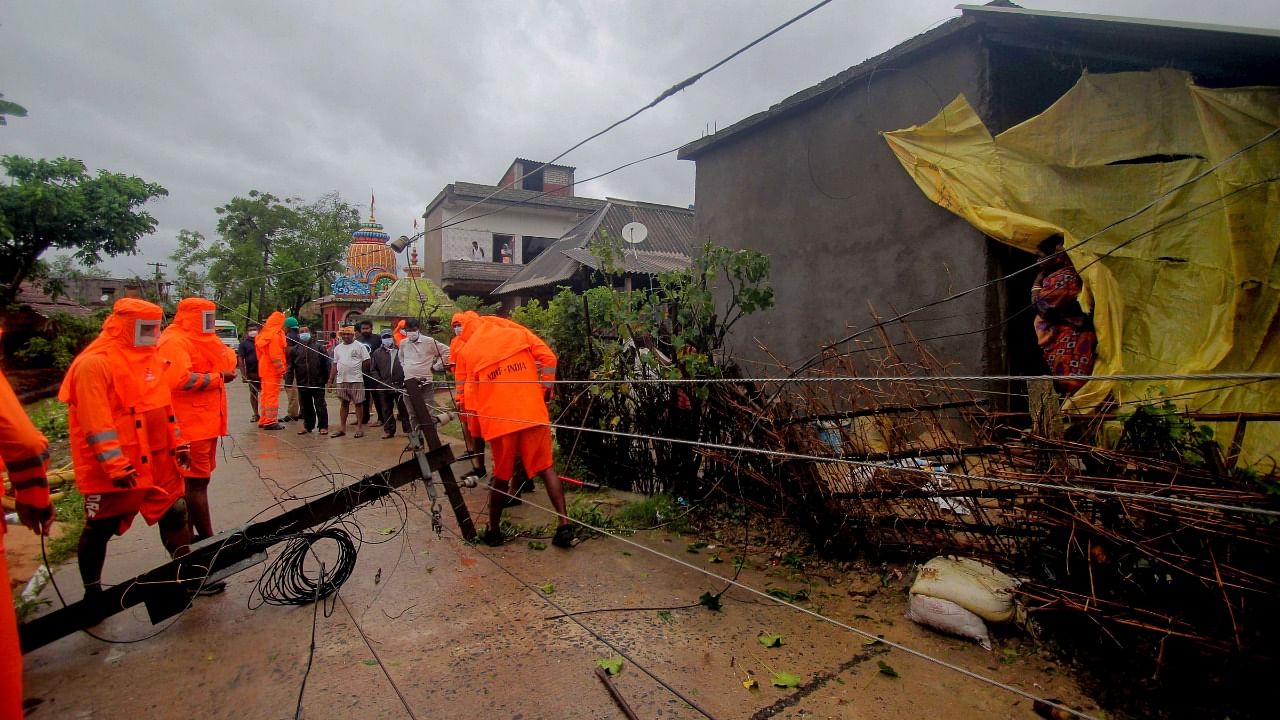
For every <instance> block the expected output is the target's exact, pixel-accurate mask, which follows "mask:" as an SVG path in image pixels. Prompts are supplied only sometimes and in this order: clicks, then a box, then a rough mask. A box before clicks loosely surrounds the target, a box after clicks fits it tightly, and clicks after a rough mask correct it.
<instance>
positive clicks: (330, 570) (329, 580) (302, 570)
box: [256, 524, 357, 606]
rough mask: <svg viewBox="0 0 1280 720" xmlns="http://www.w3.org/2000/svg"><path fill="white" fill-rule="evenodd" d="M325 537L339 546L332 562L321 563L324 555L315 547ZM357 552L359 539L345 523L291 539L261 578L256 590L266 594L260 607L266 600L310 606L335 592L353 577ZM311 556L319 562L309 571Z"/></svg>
mask: <svg viewBox="0 0 1280 720" xmlns="http://www.w3.org/2000/svg"><path fill="white" fill-rule="evenodd" d="M325 540H329V541H332V542H333V544H334V545H335V546H336V548H337V557H336V558H335V559H334V560H333V561H332V563H329V562H325V563H324V564H323V565H321V564H320V563H321V560H320V557H321V556H320V554H319V553H317V552H316V550H317V548H316V547H315V546H316V545H317V543H320V542H323V541H325ZM356 552H357V550H356V542H355V540H354V539H353V538H352V536H351V533H350V532H348V531H347V530H346V529H345V528H344V527H342V525H341V524H335V525H330V526H328V527H326V528H324V529H322V530H318V531H316V532H308V533H300V534H298V535H296V536H294V537H292V538H290V539H289V540H288V541H287V542H286V543H285V546H284V550H283V551H281V553H280V555H279V556H278V557H276V559H275V560H274V561H272V562H271V564H270V565H269V566H268V567H267V570H266V571H265V572H264V573H262V577H261V578H259V579H258V584H257V587H256V591H257V594H258V595H259V596H261V597H262V603H259V604H258V606H260V605H261V604H263V603H265V604H267V605H306V604H308V603H313V602H317V601H319V600H323V599H325V598H327V597H329V596H330V595H333V594H334V593H336V592H338V588H340V587H342V584H343V583H345V582H346V581H347V579H348V578H350V577H351V571H352V570H354V569H355V566H356ZM308 555H310V556H311V557H312V558H314V562H315V563H316V564H317V565H319V567H318V568H317V569H316V570H314V571H312V572H308V569H307V567H306V560H307V556H308Z"/></svg>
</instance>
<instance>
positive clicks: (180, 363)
mask: <svg viewBox="0 0 1280 720" xmlns="http://www.w3.org/2000/svg"><path fill="white" fill-rule="evenodd" d="M217 319H218V315H217V308H216V306H214V304H213V302H212V301H210V300H205V299H204V298H196V297H191V298H185V299H183V300H182V301H181V302H179V303H178V312H177V313H176V314H175V315H174V316H173V324H171V325H169V327H167V328H165V329H164V332H163V333H161V334H160V344H159V353H160V358H161V360H163V361H164V363H165V364H166V366H167V367H166V369H165V372H166V373H167V374H168V380H169V390H170V392H171V394H172V398H173V409H174V410H175V411H176V412H177V415H178V426H179V427H181V428H182V432H183V434H184V436H185V438H186V440H187V442H189V443H191V468H190V469H188V470H186V471H184V472H183V476H184V480H185V482H186V487H187V494H186V498H187V514H188V517H189V518H190V521H191V530H192V532H193V533H194V534H195V537H196V538H197V539H200V538H207V537H212V536H213V520H212V518H211V517H210V515H209V478H210V477H212V476H213V469H214V467H216V466H217V459H218V438H220V437H222V436H223V435H226V434H227V388H226V383H228V382H231V381H232V380H234V379H235V378H236V354H235V351H233V350H232V349H231V348H229V347H227V346H226V345H223V344H222V341H221V340H220V339H219V338H218V336H217V335H216V334H214V330H215V325H214V323H215V322H216V321H217Z"/></svg>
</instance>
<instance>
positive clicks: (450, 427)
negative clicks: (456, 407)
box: [436, 417, 462, 438]
mask: <svg viewBox="0 0 1280 720" xmlns="http://www.w3.org/2000/svg"><path fill="white" fill-rule="evenodd" d="M436 432H437V433H439V434H441V435H448V436H450V437H456V438H460V437H462V423H460V422H458V418H456V417H455V418H454V419H452V420H450V421H449V422H447V423H445V424H443V425H437V426H436Z"/></svg>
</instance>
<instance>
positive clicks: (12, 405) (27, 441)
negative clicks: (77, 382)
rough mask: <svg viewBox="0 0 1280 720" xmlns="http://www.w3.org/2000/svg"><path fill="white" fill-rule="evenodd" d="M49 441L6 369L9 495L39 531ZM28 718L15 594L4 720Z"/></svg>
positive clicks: (0, 650)
mask: <svg viewBox="0 0 1280 720" xmlns="http://www.w3.org/2000/svg"><path fill="white" fill-rule="evenodd" d="M48 467H49V441H48V440H46V439H45V437H44V435H43V434H41V433H40V431H39V430H37V429H36V426H35V425H33V424H32V423H31V418H29V417H27V413H26V411H24V410H23V409H22V403H20V402H18V396H17V395H15V394H14V392H13V388H12V387H10V386H9V381H8V380H6V379H5V377H4V375H2V374H0V469H5V470H7V471H8V473H9V483H8V486H7V487H6V488H5V494H7V495H10V496H12V497H13V498H14V509H15V510H16V511H17V513H18V520H19V521H20V522H21V523H22V524H23V525H26V526H27V527H28V528H30V529H31V531H32V532H34V533H36V534H37V535H48V534H49V529H50V528H51V527H52V526H53V506H52V505H50V504H49V483H48V480H46V473H47V471H48ZM4 532H5V531H4V528H3V527H2V526H0V587H3V588H5V589H6V590H7V589H8V588H9V587H10V585H9V566H8V564H7V563H5V562H4V561H3V557H4ZM21 718H22V650H21V648H20V646H19V644H18V618H17V616H16V615H15V614H14V611H13V600H12V598H6V599H4V600H0V720H20V719H21Z"/></svg>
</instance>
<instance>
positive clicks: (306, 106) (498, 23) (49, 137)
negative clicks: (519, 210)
mask: <svg viewBox="0 0 1280 720" xmlns="http://www.w3.org/2000/svg"><path fill="white" fill-rule="evenodd" d="M809 4H811V2H810V1H809V0H803V1H801V2H796V1H787V2H766V1H757V2H728V1H723V2H687V0H664V1H660V2H655V1H653V0H647V1H645V2H639V1H636V2H596V1H589V2H576V3H575V2H462V3H456V2H430V3H426V2H368V3H350V2H305V3H304V2H268V3H262V2H214V3H171V2H159V1H157V2H119V1H116V2H109V3H103V2H43V1H38V0H14V1H13V2H10V3H8V4H7V7H6V10H7V12H6V13H5V15H4V17H3V18H2V19H0V92H3V93H4V94H5V96H6V97H7V98H8V99H12V100H14V101H16V102H19V103H21V104H23V105H25V106H26V107H27V108H28V110H30V112H31V114H30V117H28V118H25V119H14V120H13V121H11V122H10V123H9V125H8V126H6V127H4V128H3V129H0V153H18V154H24V155H32V156H43V157H52V156H57V155H70V156H73V157H79V158H81V159H83V160H84V161H85V162H86V163H88V164H89V165H90V167H92V168H109V169H112V170H120V171H127V172H130V173H134V174H137V175H140V176H142V177H144V178H147V179H148V180H153V181H156V182H159V183H161V184H163V185H164V186H165V187H167V188H168V189H169V191H170V196H169V197H168V198H166V199H164V200H162V201H159V202H156V203H154V204H153V205H152V206H151V210H152V212H153V213H154V214H155V215H156V217H157V218H158V219H159V220H160V228H159V229H158V231H157V233H156V234H155V235H154V236H152V237H150V238H147V239H146V240H145V241H144V242H143V248H144V251H145V252H146V254H147V255H148V257H146V258H124V259H120V260H116V261H112V262H111V264H110V267H111V269H112V270H114V271H116V272H125V271H131V272H137V271H141V270H144V269H145V268H144V266H143V264H142V263H143V262H145V261H146V260H152V259H156V258H157V257H159V256H163V255H167V254H168V253H169V252H171V250H172V247H173V237H174V235H176V233H177V231H178V230H179V229H180V228H190V229H193V230H199V231H201V232H203V233H205V234H206V236H210V237H212V236H213V235H214V226H215V225H216V215H215V214H214V208H215V207H217V206H218V205H220V204H222V203H224V202H226V201H227V200H229V199H230V198H232V197H233V196H235V195H237V194H243V193H245V192H247V191H248V190H250V189H259V190H267V191H270V192H273V193H276V194H278V195H291V196H298V197H301V198H304V199H308V200H310V199H314V198H316V197H318V196H319V195H321V194H323V193H325V192H329V191H334V190H336V191H339V192H340V193H341V194H342V195H343V197H345V198H346V199H348V200H349V201H352V202H357V203H367V202H368V195H369V192H370V190H373V191H374V192H376V193H377V196H378V216H379V219H380V220H381V221H382V222H383V223H384V224H385V225H386V226H387V230H388V232H390V233H392V234H393V235H397V234H400V233H402V232H408V231H409V228H410V225H411V223H412V219H413V218H414V217H415V216H416V215H419V214H420V213H421V212H422V209H423V207H424V206H425V204H426V203H427V202H428V201H430V199H431V198H432V197H433V196H434V195H435V194H436V193H437V192H438V191H439V190H440V188H441V187H443V186H444V185H445V184H446V183H448V182H452V181H454V180H469V181H476V182H486V183H493V182H496V181H497V179H498V176H499V175H500V174H501V172H502V171H503V170H504V169H505V168H506V166H507V164H508V163H509V162H510V161H511V159H512V158H513V157H515V156H517V155H519V156H524V157H530V158H534V159H539V160H548V159H550V158H551V157H553V156H554V155H556V154H557V153H559V152H560V151H562V150H564V149H565V148H567V147H569V146H570V145H572V144H573V143H574V142H576V141H577V140H579V139H581V138H583V137H585V136H587V135H589V134H591V133H593V132H595V131H597V130H599V129H601V128H603V127H605V126H607V125H608V124H609V123H611V122H612V121H613V120H615V119H617V118H619V117H621V116H623V115H626V114H627V113H629V112H631V111H632V110H634V109H635V108H637V107H640V106H642V105H644V104H646V103H647V102H648V101H649V100H650V99H652V98H653V97H654V96H656V95H657V94H658V93H660V92H661V91H662V90H664V89H665V88H667V87H668V86H670V85H672V84H673V83H675V82H677V81H679V80H681V79H683V78H685V77H686V76H688V75H690V74H691V73H693V72H695V71H697V70H701V69H703V68H705V67H706V66H708V65H710V64H711V63H713V62H715V61H716V60H718V59H719V58H721V57H723V56H724V55H726V54H728V53H729V52H731V51H732V50H734V49H736V48H737V47H738V46H740V45H742V44H744V43H745V42H747V41H748V40H750V39H753V38H754V37H756V36H757V35H759V34H761V33H763V32H765V31H766V30H768V29H770V28H772V27H773V26H774V25H776V24H778V23H779V22H781V21H782V20H785V19H786V18H788V17H790V16H792V15H794V14H796V13H797V12H799V11H800V10H802V9H804V8H805V7H807V6H808V5H809ZM1023 4H1024V5H1027V6H1030V7H1035V8H1039V9H1055V10H1066V11H1075V12H1097V13H1108V14H1113V15H1131V16H1142V17H1158V18H1171V19H1178V20H1190V21H1197V22H1214V23H1225V24H1235V25H1253V26H1263V27H1276V26H1278V25H1280V6H1278V5H1277V4H1276V3H1274V2H1271V1H1270V0H1257V1H1255V2H1237V3H1231V4H1226V5H1214V6H1210V5H1209V4H1205V3H1201V2H1193V1H1190V0H1188V1H1185V2H1184V1H1168V2H1160V1H1156V0H1150V1H1138V0H1130V1H1127V2H1126V1H1124V0H1115V1H1113V2H1100V1H1092V0H1091V1H1089V2H1057V3H1048V2H1030V1H1029V2H1025V3H1023ZM956 14H957V11H956V10H955V9H954V3H953V2H951V0H945V1H934V0H929V1H920V2H900V3H893V4H889V5H886V4H885V3H871V2H862V1H860V0H843V1H841V0H837V2H835V3H832V4H831V5H829V6H828V7H826V8H823V9H822V10H819V11H818V12H817V13H815V14H814V15H812V16H810V17H809V18H806V19H805V20H802V21H800V22H799V23H797V24H796V25H794V26H792V27H791V28H789V29H787V30H786V31H784V32H782V33H780V34H779V35H777V36H776V37H774V38H772V39H770V40H768V41H767V42H765V43H764V44H762V45H760V46H758V47H757V48H755V49H754V50H752V51H751V52H749V53H747V54H745V55H743V56H742V57H740V58H738V59H737V60H735V61H734V62H733V63H732V64H730V65H728V66H726V67H724V68H722V69H721V70H719V71H717V72H716V73H713V74H711V75H709V76H707V77H705V78H703V79H702V80H701V81H700V82H699V83H698V84H697V85H695V86H694V87H693V88H692V89H690V90H687V91H685V92H683V93H680V94H679V95H676V96H675V97H673V98H671V99H670V100H668V101H667V102H665V103H664V104H662V105H660V106H659V107H658V108H655V109H653V110H651V111H649V112H647V113H645V114H644V115H641V116H640V117H639V118H638V119H637V120H635V121H633V122H632V123H630V124H628V125H626V126H623V127H622V128H619V129H618V130H617V131H615V132H613V133H611V134H609V135H607V136H605V137H604V138H602V139H600V140H598V141H596V142H594V143H591V144H590V145H588V146H586V147H584V148H582V149H581V150H579V151H577V152H575V153H573V154H572V155H570V156H569V157H567V158H566V159H565V160H564V162H566V163H568V164H571V165H575V166H577V167H578V168H579V177H587V176H588V175H592V174H595V173H598V172H601V171H603V170H606V169H609V168H612V167H614V166H616V165H620V164H622V163H624V162H628V161H630V160H634V159H636V158H639V157H642V156H644V155H648V154H651V153H654V152H657V151H659V150H662V149H666V148H671V147H675V146H677V145H679V144H682V143H684V142H688V141H690V140H693V139H695V138H697V137H699V136H700V135H702V134H703V132H704V130H711V129H713V128H714V127H716V126H718V127H724V126H726V125H728V124H731V123H733V122H735V121H737V120H739V119H741V118H743V117H746V116H747V115H750V114H752V113H755V112H757V111H759V110H762V109H764V108H767V107H768V106H769V105H771V104H773V103H775V102H777V101H779V100H781V99H782V98H784V97H786V96H788V95H790V94H792V93H794V92H796V91H798V90H801V89H803V88H805V87H807V86H809V85H812V84H813V83H815V82H818V81H819V80H822V79H823V78H825V77H828V76H830V75H832V74H834V73H836V72H839V71H840V70H843V69H844V68H847V67H849V66H851V65H854V64H856V63H858V62H860V61H862V60H864V59H866V58H868V57H870V56H873V55H875V54H877V53H879V52H882V51H884V50H886V49H888V48H890V47H892V46H893V45H895V44H897V43H898V42H901V41H902V40H904V39H906V38H908V37H911V36H913V35H916V34H918V33H920V32H922V31H924V30H925V29H926V28H928V27H930V26H931V25H933V24H936V23H937V22H940V21H942V20H945V19H947V18H950V17H953V16H955V15H956ZM948 99H949V98H948ZM693 172H694V168H693V164H692V163H688V162H680V161H677V160H675V159H674V157H673V156H668V157H666V158H663V159H660V160H655V161H652V162H649V163H646V164H644V165H640V166H637V167H634V168H630V169H628V170H625V171H623V172H621V173H618V174H616V175H614V176H610V177H609V178H606V179H604V180H601V181H599V182H596V183H590V184H586V185H583V186H582V187H581V188H580V190H579V192H580V193H581V194H584V195H592V196H597V197H600V196H606V195H609V196H617V197H626V198H633V199H644V200H650V201H654V202H665V203H672V204H677V205H684V204H687V203H689V202H692V200H693Z"/></svg>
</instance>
